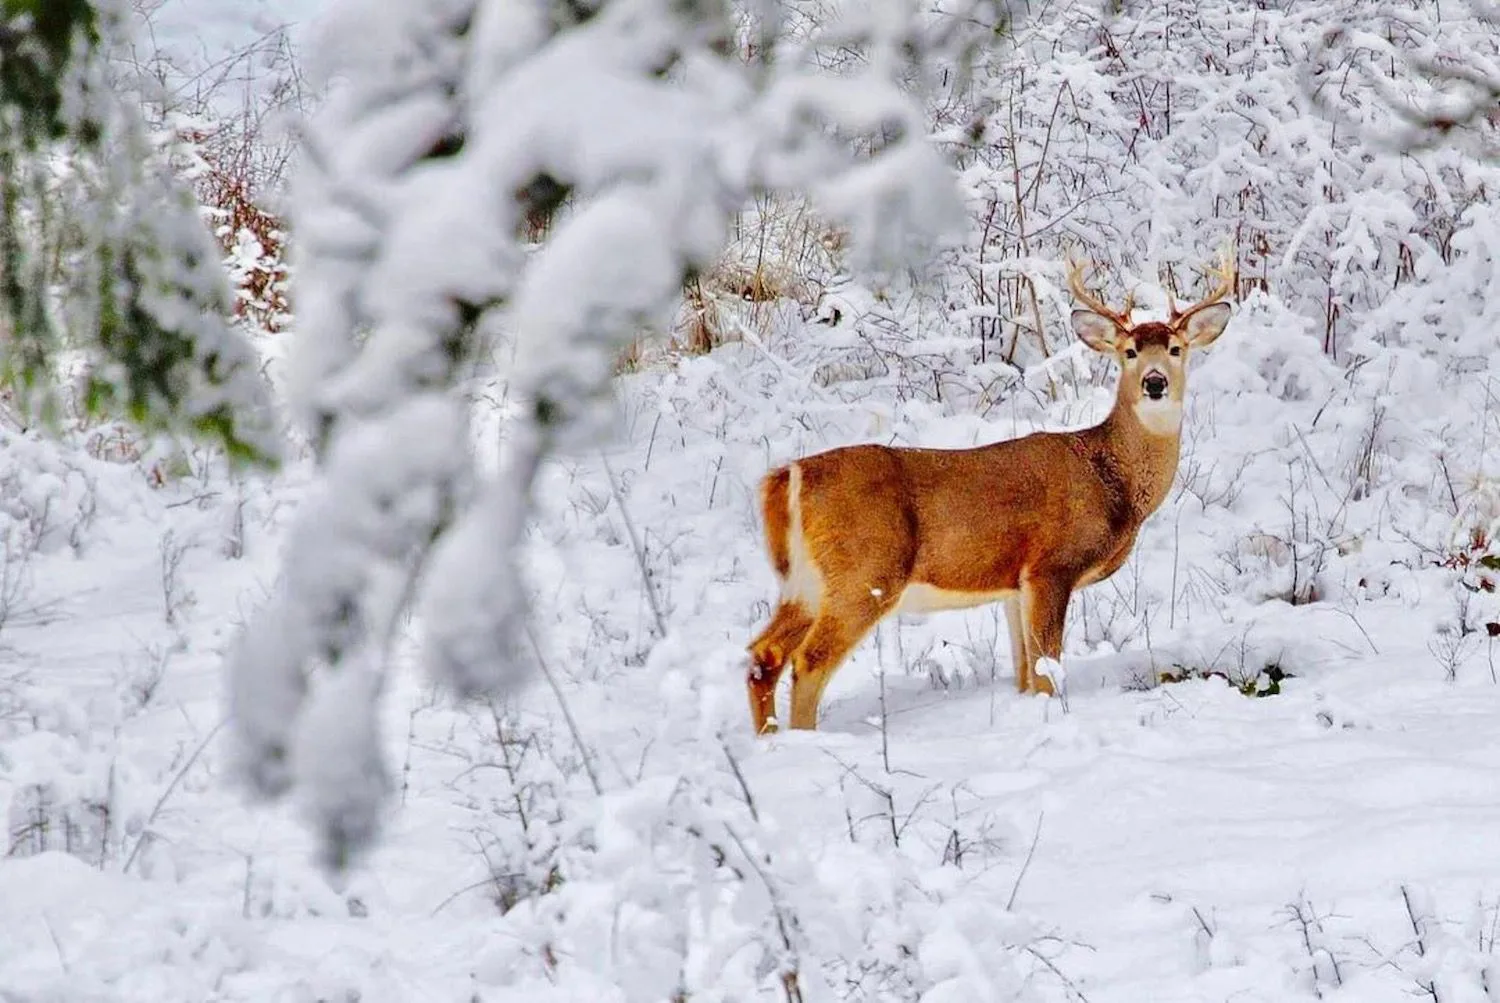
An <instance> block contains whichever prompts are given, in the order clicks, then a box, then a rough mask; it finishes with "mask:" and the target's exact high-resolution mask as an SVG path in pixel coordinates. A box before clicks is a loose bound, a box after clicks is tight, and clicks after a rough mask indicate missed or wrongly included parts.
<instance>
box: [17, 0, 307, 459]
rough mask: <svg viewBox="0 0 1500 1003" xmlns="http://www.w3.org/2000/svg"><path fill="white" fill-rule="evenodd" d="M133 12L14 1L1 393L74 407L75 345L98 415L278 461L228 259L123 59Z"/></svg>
mask: <svg viewBox="0 0 1500 1003" xmlns="http://www.w3.org/2000/svg"><path fill="white" fill-rule="evenodd" d="M129 14H130V8H129V6H128V5H127V4H126V3H124V2H123V0H3V2H0V387H3V388H5V389H7V390H9V391H11V392H12V393H13V394H15V395H16V396H17V397H18V398H19V400H20V403H21V405H22V406H23V407H25V408H26V409H27V410H28V411H29V412H31V413H33V414H36V415H40V416H42V417H44V418H50V417H53V416H55V415H56V413H57V400H58V398H57V390H58V376H59V373H58V370H57V363H58V361H59V355H60V353H61V352H62V351H65V350H69V349H74V350H79V351H81V352H82V354H83V356H84V358H85V360H86V361H87V362H88V363H89V367H88V374H87V376H86V378H85V379H84V382H83V386H82V387H81V388H80V389H81V390H82V391H83V392H82V394H81V398H82V400H83V402H84V405H85V407H86V409H87V410H88V411H89V412H91V413H94V414H99V413H106V414H117V415H123V416H126V417H129V418H130V419H131V420H132V421H134V422H135V423H136V424H137V425H139V426H142V427H144V428H146V429H148V430H161V431H174V432H184V433H189V434H193V435H197V436H201V437H204V438H206V439H208V440H210V441H213V442H216V443H217V444H219V445H221V446H222V447H223V448H224V449H225V450H226V451H227V452H228V454H229V455H230V456H231V458H233V459H235V460H240V461H249V462H256V463H261V464H268V463H270V462H272V461H273V460H274V459H275V457H276V456H277V454H278V453H279V444H280V435H279V431H278V430H277V428H276V424H275V422H274V421H273V420H272V415H271V413H270V411H269V407H268V398H267V394H266V388H265V385H264V383H263V381H262V380H261V379H260V376H259V374H258V371H257V369H258V360H257V358H256V355H255V353H254V351H253V349H252V348H251V346H250V345H249V343H248V342H247V341H246V340H245V339H244V338H243V337H242V336H241V335H240V334H239V333H238V332H236V331H235V330H234V329H233V328H232V327H231V325H230V323H229V315H230V308H231V300H230V294H229V286H228V282H227V281H226V276H225V274H224V271H223V268H222V267H221V264H220V260H221V254H220V252H219V250H218V248H217V247H216V246H215V245H214V243H213V240H212V237H211V235H210V233H209V231H208V229H207V227H206V226H205V225H204V222H203V220H202V218H201V217H200V214H199V209H198V205H197V202H196V200H195V199H194V198H193V196H192V193H191V190H190V189H189V188H188V187H187V186H186V185H185V184H183V183H182V181H181V180H180V179H178V178H177V177H176V176H174V174H173V172H172V171H171V170H170V169H169V167H168V161H169V159H170V158H169V157H168V156H167V155H166V153H165V152H164V151H163V149H162V144H161V143H160V142H158V141H157V140H156V138H155V137H153V136H152V135H151V134H150V133H149V132H148V130H147V128H146V126H145V121H144V118H143V115H142V100H143V99H144V98H145V94H144V93H143V91H142V89H141V88H142V87H144V86H146V83H147V82H146V81H145V80H143V79H142V78H141V77H140V76H139V75H136V74H133V73H131V72H130V71H129V70H128V69H127V66H126V63H125V62H124V61H123V60H119V59H116V58H114V57H115V56H116V55H117V54H118V53H119V52H120V51H121V50H122V48H123V46H124V45H125V43H126V42H127V40H128V36H129V33H130V24H129Z"/></svg>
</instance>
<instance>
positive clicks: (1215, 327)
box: [1182, 303, 1233, 348]
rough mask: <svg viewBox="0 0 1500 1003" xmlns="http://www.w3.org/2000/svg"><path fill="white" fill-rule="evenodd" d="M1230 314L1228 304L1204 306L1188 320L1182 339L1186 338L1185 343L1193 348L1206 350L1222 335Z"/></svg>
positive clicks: (1231, 311) (1230, 310)
mask: <svg viewBox="0 0 1500 1003" xmlns="http://www.w3.org/2000/svg"><path fill="white" fill-rule="evenodd" d="M1231 313H1233V310H1232V309H1231V307H1230V306H1229V304H1228V303H1215V304H1214V305H1213V306H1206V307H1204V308H1203V309H1202V310H1199V311H1198V312H1197V313H1195V314H1193V315H1192V316H1191V317H1189V318H1188V320H1187V324H1185V325H1184V330H1183V332H1182V334H1183V337H1185V338H1187V343H1188V344H1189V345H1191V346H1192V347H1193V348H1207V347H1208V346H1209V345H1212V344H1213V343H1214V340H1215V339H1216V338H1218V336H1219V335H1221V334H1223V333H1224V327H1225V325H1227V324H1228V323H1229V315H1230V314H1231Z"/></svg>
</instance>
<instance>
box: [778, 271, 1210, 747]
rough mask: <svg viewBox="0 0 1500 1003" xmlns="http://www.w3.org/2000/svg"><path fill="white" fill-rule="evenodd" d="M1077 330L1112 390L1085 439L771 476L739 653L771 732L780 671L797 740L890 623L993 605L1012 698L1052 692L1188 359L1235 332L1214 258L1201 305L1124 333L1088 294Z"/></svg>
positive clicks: (1170, 439) (1124, 545)
mask: <svg viewBox="0 0 1500 1003" xmlns="http://www.w3.org/2000/svg"><path fill="white" fill-rule="evenodd" d="M1081 271H1082V268H1081V266H1079V265H1074V266H1073V267H1071V268H1070V269H1069V272H1068V286H1069V288H1070V289H1071V290H1072V292H1073V295H1074V296H1075V297H1076V298H1077V300H1078V302H1079V303H1080V304H1081V305H1082V307H1083V309H1077V310H1074V311H1073V314H1072V326H1073V330H1074V332H1075V333H1076V334H1077V335H1078V337H1079V338H1080V339H1082V341H1083V343H1084V344H1085V345H1087V346H1088V347H1089V348H1092V349H1094V350H1095V351H1097V352H1102V353H1104V354H1106V355H1110V356H1113V357H1114V359H1115V361H1116V362H1118V363H1119V366H1120V381H1119V385H1118V387H1117V389H1116V391H1115V403H1114V407H1113V408H1111V410H1110V412H1109V416H1108V417H1107V418H1105V419H1104V421H1102V422H1100V423H1099V424H1098V425H1095V426H1093V427H1092V428H1085V429H1080V430H1078V431H1072V432H1035V433H1032V434H1031V435H1027V436H1023V437H1021V438H1019V439H1011V440H1008V441H1004V442H997V443H993V444H991V445H988V446H980V447H977V448H974V449H909V448H896V447H890V446H878V445H862V446H845V447H841V448H838V449H830V450H828V451H827V452H823V453H818V454H816V455H814V456H809V457H805V458H804V459H800V460H796V461H794V462H792V463H789V464H787V465H786V466H783V467H778V468H776V469H775V470H772V471H771V472H770V473H769V474H767V475H766V477H765V479H764V480H763V481H762V482H761V508H762V514H763V517H764V520H765V530H766V542H767V544H768V549H769V551H770V556H771V563H772V565H773V566H774V568H775V571H776V577H777V579H778V581H779V582H780V586H781V596H780V602H779V603H778V605H777V607H776V611H775V613H774V615H773V616H772V618H771V622H770V624H769V626H767V627H766V629H765V630H764V631H763V632H762V633H761V634H760V636H759V637H757V638H756V639H755V640H754V642H752V643H751V645H750V656H751V667H750V673H749V679H748V685H749V691H750V714H751V718H752V721H753V723H754V726H755V730H756V732H757V733H764V732H768V731H774V730H776V728H777V719H776V684H777V682H778V680H779V679H780V677H781V674H782V671H783V670H784V669H785V668H786V667H787V666H788V665H790V666H791V669H792V717H791V726H792V727H793V728H814V727H816V726H817V715H818V704H819V702H820V700H821V698H822V695H823V690H824V688H825V687H826V686H827V685H828V681H829V679H830V678H831V677H832V676H833V674H834V672H835V671H837V669H838V667H839V665H840V664H841V663H842V662H843V661H844V659H845V657H846V656H847V655H848V654H849V652H850V651H851V650H853V648H854V646H855V645H857V644H858V643H859V642H860V640H861V639H862V638H863V637H864V636H865V635H866V634H867V633H869V631H870V629H871V628H872V627H874V626H875V624H876V623H878V622H879V621H880V620H881V619H882V618H884V617H885V616H886V615H888V614H890V613H894V612H902V613H927V612H934V611H937V610H946V609H965V608H969V607H972V606H980V605H984V604H986V603H990V602H994V601H997V600H1003V601H1004V603H1005V613H1006V619H1007V621H1008V623H1009V627H1010V641H1011V652H1012V655H1013V656H1014V661H1015V666H1016V687H1017V688H1018V689H1019V690H1021V691H1022V692H1023V693H1024V692H1031V693H1047V694H1051V693H1052V692H1053V685H1052V681H1051V679H1050V678H1048V676H1047V675H1046V674H1045V672H1039V671H1038V666H1037V662H1038V660H1039V659H1041V658H1047V659H1052V660H1059V659H1060V658H1061V656H1062V642H1063V625H1064V619H1065V617H1066V615H1067V607H1068V598H1069V596H1071V595H1072V594H1073V591H1074V590H1075V589H1078V588H1080V587H1082V586H1085V585H1090V584H1093V583H1094V582H1097V581H1100V580H1101V579H1104V578H1107V577H1108V576H1109V575H1112V574H1114V572H1115V571H1116V570H1118V569H1119V567H1120V565H1122V564H1124V563H1125V559H1126V557H1128V556H1129V554H1130V548H1131V546H1132V545H1133V544H1134V543H1135V538H1136V533H1137V532H1138V531H1139V530H1140V528H1141V524H1142V523H1143V522H1145V521H1146V518H1147V517H1148V516H1150V515H1151V513H1153V512H1155V511H1156V509H1157V507H1158V506H1160V505H1161V503H1162V501H1163V500H1164V499H1165V498H1166V496H1167V492H1168V491H1169V490H1170V489H1171V486H1172V479H1173V477H1174V476H1175V475H1176V473H1177V457H1178V450H1179V446H1180V442H1181V430H1182V400H1183V392H1184V390H1186V388H1187V361H1188V356H1189V354H1190V352H1191V351H1192V350H1193V349H1196V348H1203V347H1204V346H1206V345H1209V344H1211V343H1212V342H1213V341H1214V339H1215V338H1217V337H1218V336H1219V335H1220V334H1221V333H1222V332H1223V330H1224V326H1225V325H1226V324H1227V323H1228V322H1229V316H1230V312H1231V309H1230V306H1229V304H1228V303H1226V302H1223V301H1224V299H1225V298H1226V297H1227V296H1228V295H1229V294H1230V292H1231V291H1232V290H1233V288H1234V265H1233V262H1232V261H1231V260H1230V259H1229V258H1228V257H1227V256H1226V257H1225V258H1224V260H1223V261H1222V262H1221V265H1220V267H1219V269H1218V271H1217V272H1216V278H1217V280H1218V281H1217V283H1216V285H1215V287H1214V288H1213V290H1212V291H1211V292H1210V293H1209V294H1208V296H1206V297H1205V298H1204V299H1202V300H1201V301H1199V302H1198V303H1196V304H1194V305H1193V306H1191V307H1188V308H1187V309H1185V310H1179V309H1178V308H1177V305H1176V303H1175V302H1170V301H1169V309H1170V316H1169V317H1168V319H1167V320H1166V321H1165V322H1164V323H1163V322H1157V321H1148V322H1145V323H1142V324H1138V325H1132V324H1131V322H1130V312H1131V308H1132V306H1133V305H1134V298H1133V297H1128V298H1127V299H1126V301H1125V305H1124V307H1123V308H1122V309H1121V310H1119V311H1115V310H1111V309H1110V308H1109V307H1108V306H1106V305H1105V304H1104V303H1102V302H1101V301H1100V300H1098V299H1096V298H1095V297H1094V296H1092V295H1091V294H1090V293H1089V292H1088V290H1087V289H1085V288H1084V285H1083V281H1082V276H1081Z"/></svg>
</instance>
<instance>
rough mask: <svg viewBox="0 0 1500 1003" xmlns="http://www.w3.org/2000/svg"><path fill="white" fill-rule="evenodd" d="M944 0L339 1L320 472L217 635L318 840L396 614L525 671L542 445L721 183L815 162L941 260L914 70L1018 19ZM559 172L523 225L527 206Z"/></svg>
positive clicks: (904, 255) (589, 409)
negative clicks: (494, 362) (483, 401)
mask: <svg viewBox="0 0 1500 1003" xmlns="http://www.w3.org/2000/svg"><path fill="white" fill-rule="evenodd" d="M953 6H954V9H950V10H946V11H942V12H939V13H935V14H934V13H931V12H928V13H926V14H924V15H922V16H919V15H918V13H917V10H916V8H915V6H914V5H913V4H911V3H909V2H907V0H867V2H863V3H853V4H848V5H844V6H843V7H842V8H841V9H840V10H839V11H838V12H837V14H834V13H819V14H817V15H816V16H815V17H814V16H811V15H809V13H808V12H807V11H805V10H803V9H802V8H801V7H800V6H797V5H792V4H784V3H780V2H777V0H762V2H758V3H756V4H753V5H752V6H751V7H750V8H749V9H748V10H742V11H736V10H734V9H732V8H731V7H730V6H729V5H728V4H727V3H725V2H723V0H670V2H669V0H603V2H593V0H583V2H576V0H541V2H530V3H516V2H513V0H437V2H434V3H429V4H423V5H390V4H386V3H384V2H381V0H342V2H339V3H336V4H335V5H333V7H332V8H331V10H330V11H329V12H328V15H327V16H326V18H325V19H324V22H323V25H322V28H321V33H320V35H319V37H318V38H317V39H316V40H315V44H314V51H313V53H312V57H311V66H310V69H311V72H312V74H313V75H314V77H315V78H316V79H317V80H318V81H319V82H320V83H322V84H324V85H326V86H327V88H328V92H327V97H326V103H325V104H324V105H323V107H322V109H321V111H320V112H319V114H318V115H317V117H316V118H315V119H314V120H313V121H312V122H311V123H310V124H309V126H308V128H307V131H306V146H305V149H304V150H303V158H304V161H305V165H304V168H303V169H302V171H301V174H300V177H299V178H298V179H297V181H296V182H295V184H294V192H293V200H292V216H293V220H292V222H293V227H294V229H295V231H296V233H297V236H298V240H299V242H300V243H299V246H300V252H301V253H300V259H299V262H298V268H297V271H296V278H295V284H294V290H293V299H294V301H295V304H296V310H297V321H296V328H297V331H296V349H295V352H296V356H295V359H294V363H293V367H292V369H293V372H292V374H291V377H290V380H291V385H292V386H291V393H292V397H293V400H292V404H293V406H294V408H295V411H296V414H297V416H298V417H299V418H300V419H301V421H302V422H303V423H304V424H305V427H306V428H307V429H308V430H309V433H310V436H311V441H312V444H313V450H314V453H315V456H316V463H317V469H318V478H317V481H316V484H315V487H314V489H313V490H312V492H311V493H310V495H309V497H308V499H307V501H306V502H305V503H304V505H303V506H302V509H301V511H300V513H299V517H298V520H297V522H296V525H295V526H294V528H293V529H292V530H291V536H290V540H289V544H288V547H287V551H286V560H285V563H284V569H283V577H282V580H281V582H280V583H279V588H278V590H277V591H276V593H275V595H274V596H273V598H272V599H271V600H270V601H269V602H268V603H267V604H266V605H265V606H264V607H263V608H262V609H261V611H260V612H259V613H258V615H257V616H256V617H255V618H254V620H253V621H252V622H251V623H250V624H249V625H248V626H247V629H246V631H245V632H244V634H243V637H242V640H241V642H240V644H239V646H238V648H237V650H236V651H235V652H234V653H233V654H232V656H231V660H230V661H231V664H230V676H231V704H232V712H233V731H234V734H235V736H236V737H237V740H238V748H239V751H240V753H241V757H240V762H241V764H242V767H243V774H244V776H245V777H246V778H247V779H248V780H249V782H250V785H251V786H252V788H253V789H254V790H256V791H257V792H259V793H260V794H262V795H266V796H273V797H274V796H280V795H282V794H285V793H287V792H289V791H293V790H300V792H301V793H302V795H303V800H304V801H305V803H306V805H307V806H308V807H309V809H310V812H311V814H312V817H313V818H314V820H315V824H316V826H317V827H318V829H319V830H320V832H321V835H322V839H323V845H324V849H325V851H326V857H327V859H328V861H329V862H331V863H332V864H333V865H335V866H343V865H345V864H346V863H348V861H349V860H350V858H351V855H352V854H354V853H356V852H357V851H359V850H360V849H362V848H364V847H366V846H368V845H369V844H370V843H371V840H372V839H373V838H374V837H375V835H376V833H377V831H378V826H379V819H380V815H381V806H382V803H383V800H384V796H385V793H386V791H387V788H388V786H389V782H388V779H387V772H386V767H385V764H384V763H383V761H382V756H381V751H380V743H379V729H378V725H377V711H378V706H379V698H380V694H381V691H382V686H383V682H384V680H385V677H386V674H387V672H388V671H389V668H390V660H391V652H392V645H393V642H394V641H395V640H396V639H397V637H398V635H399V634H400V630H401V625H402V624H403V623H404V622H405V620H406V617H407V615H408V614H409V613H411V612H416V613H418V614H419V615H420V623H421V628H422V630H421V634H422V637H421V640H422V657H423V660H424V662H425V666H426V668H427V670H428V671H429V672H430V673H431V674H432V676H433V677H434V678H436V679H438V680H441V681H442V682H444V683H446V684H447V685H448V686H449V687H451V689H452V690H454V691H455V692H457V693H458V694H461V695H466V696H478V695H495V694H504V693H506V692H509V691H512V690H514V689H515V688H516V687H518V686H520V685H521V684H522V683H523V682H524V681H525V679H526V677H527V675H528V671H529V670H528V666H529V660H528V659H529V655H528V649H529V648H530V646H531V638H530V636H529V632H530V630H531V628H530V626H529V625H528V620H527V587H526V578H525V575H524V572H523V569H522V568H521V567H519V566H518V563H517V556H516V555H517V545H518V543H519V541H520V539H521V537H522V533H523V531H524V527H525V525H526V522H527V518H528V513H529V512H530V509H531V502H532V498H531V494H532V485H533V482H534V478H535V475H536V473H537V470H538V467H539V465H540V464H541V463H543V462H544V461H545V460H546V458H547V457H548V456H549V455H551V454H553V453H554V452H556V451H558V450H566V449H576V448H579V447H582V446H584V445H585V444H588V443H590V442H593V441H597V439H598V437H599V436H600V435H601V434H602V433H603V432H605V430H606V429H607V427H608V425H609V421H610V419H609V405H608V394H607V388H608V381H609V377H610V374H611V365H612V361H613V358H614V355H615V353H616V351H617V350H618V348H619V347H620V346H622V345H623V344H624V343H625V342H626V341H627V340H628V339H630V338H632V337H634V336H636V335H637V334H639V333H640V332H641V331H642V330H643V329H645V328H649V327H651V326H652V325H653V324H657V323H659V322H661V321H662V320H664V319H665V318H666V317H667V316H668V313H669V311H670V309H671V308H672V306H673V304H674V302H675V300H676V299H677V297H678V296H679V294H680V290H681V289H682V286H683V283H684V281H685V280H687V279H690V278H691V277H692V276H693V275H694V274H695V273H696V272H698V271H699V270H702V269H704V268H706V267H707V266H708V265H710V264H711V263H712V262H713V260H714V259H715V256H716V255H717V254H718V253H719V251H720V250H721V248H722V247H723V245H724V244H725V242H726V240H727V239H728V236H729V234H728V222H729V219H730V217H731V215H732V213H734V212H735V211H736V210H737V209H739V208H741V207H742V206H744V205H745V204H746V203H747V201H748V200H750V199H751V198H753V197H754V196H756V195H757V194H762V193H767V192H795V193H809V194H811V195H812V196H813V197H814V199H815V201H816V203H817V205H818V206H819V208H820V209H821V211H822V212H823V213H824V214H826V215H827V216H828V217H829V218H831V219H833V220H835V221H837V222H838V223H839V224H841V225H842V226H844V227H845V228H846V229H847V231H848V233H849V235H850V241H851V243H850V247H851V254H852V257H853V260H854V261H855V263H856V264H857V265H860V266H863V267H866V268H871V269H891V268H898V267H903V266H907V265H911V264H915V263H920V262H923V261H926V260H928V259H929V256H930V255H931V253H932V250H933V248H934V247H935V246H936V245H937V243H938V242H939V241H940V240H942V239H943V238H944V236H945V235H946V234H948V233H951V232H953V231H955V230H956V229H957V228H958V227H959V225H960V224H961V219H962V210H961V203H960V202H959V200H958V198H957V194H956V190H955V187H954V185H953V183H952V180H951V177H950V172H949V170H948V167H947V165H946V163H945V161H944V159H943V158H942V156H941V155H940V154H939V152H938V150H937V149H936V147H935V146H934V145H933V144H932V143H931V142H930V136H929V130H928V126H927V117H926V115H925V113H924V110H923V106H922V104H921V102H920V100H919V99H918V98H917V97H916V96H915V93H914V85H915V88H920V87H921V86H922V85H923V84H925V83H929V82H931V81H932V80H934V79H935V77H936V74H937V73H938V71H939V68H940V66H941V67H946V68H947V69H948V70H949V71H950V72H951V70H952V69H953V68H954V67H960V68H961V67H963V66H966V65H968V64H969V63H970V62H972V56H973V53H974V52H975V50H976V48H977V47H978V46H979V45H982V44H984V43H985V42H986V40H988V39H990V38H993V37H994V35H995V34H996V33H998V32H999V31H1001V30H1002V29H1003V28H1004V26H1005V24H1006V21H1005V17H1004V14H1005V11H1004V9H1003V7H1002V6H1001V5H999V4H994V3H989V4H985V3H975V4H970V3H966V2H964V3H963V4H962V9H957V8H958V6H959V5H953ZM851 57H852V58H851ZM565 203H566V204H567V211H566V212H565V213H561V214H558V215H557V216H556V218H555V220H554V223H553V231H552V234H551V236H550V237H549V238H548V239H547V240H546V241H545V243H543V244H541V245H540V246H531V245H529V244H528V242H527V241H526V240H525V239H524V235H525V233H526V232H527V223H528V221H534V220H537V219H545V218H548V217H550V216H553V214H555V213H557V211H558V210H559V208H560V207H562V206H564V204H565ZM501 345H503V346H504V348H505V351H504V352H503V353H500V354H503V355H504V356H505V357H508V358H510V359H513V360H514V361H513V363H511V364H510V368H509V371H508V373H507V374H506V375H507V380H508V395H509V402H510V404H511V405H512V406H513V408H514V410H515V413H516V417H514V419H513V420H512V421H510V422H509V424H508V429H507V435H506V437H505V442H504V444H503V453H502V456H501V458H500V470H499V473H498V474H497V475H495V476H493V477H491V478H489V479H487V480H485V479H483V478H482V477H481V476H480V474H479V473H478V468H477V467H476V458H475V457H474V456H473V455H472V454H471V451H470V433H469V424H468V421H469V416H468V410H467V408H468V405H467V403H466V401H465V398H464V395H463V394H462V393H461V392H460V383H461V381H463V380H464V379H465V377H466V376H467V375H468V374H470V373H472V372H473V371H474V369H475V367H476V366H479V365H483V364H486V363H487V361H488V360H490V359H492V358H494V357H496V355H497V353H496V349H497V346H501Z"/></svg>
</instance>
